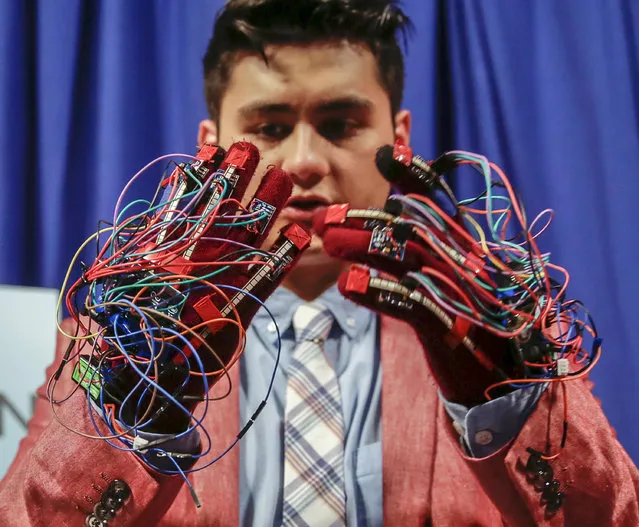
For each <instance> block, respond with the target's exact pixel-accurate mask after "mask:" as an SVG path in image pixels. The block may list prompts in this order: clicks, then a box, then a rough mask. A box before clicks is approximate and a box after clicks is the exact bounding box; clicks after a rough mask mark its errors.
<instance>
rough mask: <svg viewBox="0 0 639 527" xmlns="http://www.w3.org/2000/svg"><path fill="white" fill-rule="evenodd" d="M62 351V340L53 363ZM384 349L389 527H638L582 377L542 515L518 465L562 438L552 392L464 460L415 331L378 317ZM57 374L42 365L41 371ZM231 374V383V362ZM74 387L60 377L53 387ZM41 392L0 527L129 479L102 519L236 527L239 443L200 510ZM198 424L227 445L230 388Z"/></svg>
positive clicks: (616, 453) (199, 478)
mask: <svg viewBox="0 0 639 527" xmlns="http://www.w3.org/2000/svg"><path fill="white" fill-rule="evenodd" d="M67 327H69V326H67ZM65 348H66V342H64V339H63V338H59V340H58V347H57V357H56V361H59V359H60V357H61V356H62V354H63V353H64V350H65ZM381 355H382V368H383V370H382V371H383V384H382V429H383V442H382V445H383V491H384V523H385V525H390V526H395V525H397V526H402V527H409V526H413V525H415V526H417V525H438V526H446V527H456V526H460V527H467V526H487V527H494V526H499V525H509V526H534V525H569V526H579V527H584V526H597V527H602V526H607V525H610V526H613V525H614V526H615V527H625V526H628V527H631V526H632V527H636V526H638V525H639V510H638V504H637V497H638V495H639V473H638V471H637V468H636V467H635V466H634V464H633V462H632V461H631V460H630V458H629V457H628V455H627V454H626V452H625V451H624V450H623V448H622V447H621V445H620V444H619V443H618V441H617V440H616V438H615V433H614V431H613V430H612V429H611V427H610V425H609V423H608V422H607V420H606V418H605V416H604V415H603V413H602V411H601V408H600V405H599V403H598V401H597V400H596V399H595V398H594V397H593V395H592V394H591V392H590V386H589V385H588V383H587V382H586V381H574V382H572V383H570V384H569V386H568V397H569V403H570V408H569V421H570V430H569V433H568V441H567V444H566V447H565V449H564V451H563V453H562V454H561V456H560V457H559V458H558V459H557V460H555V461H554V462H553V467H554V471H555V477H556V478H558V479H559V480H560V481H561V483H562V487H563V488H564V490H565V494H566V501H565V503H564V506H563V507H562V509H561V510H560V511H559V513H557V514H556V515H555V516H554V517H552V518H546V517H545V508H544V507H543V506H542V505H540V495H539V493H538V492H536V491H535V490H534V489H533V487H532V485H531V484H530V483H529V482H528V481H527V480H526V474H525V472H524V471H523V467H522V464H523V463H525V462H526V460H527V459H528V453H527V452H526V448H527V447H533V448H535V449H537V450H543V448H544V445H545V441H546V430H547V424H548V421H549V419H550V423H551V427H550V430H551V433H552V434H553V435H554V438H553V444H554V445H557V444H558V443H559V439H560V434H561V427H562V418H563V410H562V404H563V403H562V400H561V397H559V398H558V399H559V400H558V401H556V404H555V407H554V411H553V412H552V413H551V415H550V418H549V409H550V406H551V402H552V398H553V393H552V391H551V390H548V391H547V392H546V394H545V395H544V396H542V398H541V400H540V401H539V403H538V405H537V408H536V409H535V410H534V412H533V413H532V415H531V417H530V418H529V419H528V421H527V422H526V424H525V425H524V427H523V429H522V430H521V432H520V433H519V435H518V436H517V437H516V438H515V439H514V440H513V441H512V443H511V444H509V445H507V446H506V447H504V448H503V449H502V450H501V451H499V452H498V453H496V454H494V455H493V456H491V457H489V458H485V459H481V460H477V459H470V458H468V457H465V456H464V455H463V453H462V451H461V449H460V447H459V440H458V437H457V436H456V433H455V431H454V430H453V429H452V427H451V425H450V420H449V418H448V417H447V415H446V413H445V411H444V410H443V407H442V404H441V401H440V400H439V397H438V395H437V386H436V385H435V381H434V380H433V378H432V376H431V375H430V373H429V371H428V368H427V365H426V361H425V359H424V356H423V350H422V348H421V347H420V344H419V342H418V341H417V339H416V337H415V336H414V333H413V331H412V330H411V328H410V327H408V326H406V325H405V324H403V323H401V322H397V321H394V320H391V319H389V318H383V319H382V332H381ZM53 371H54V368H53V367H51V368H49V371H48V372H47V373H48V375H50V374H51V373H52V372H53ZM232 374H233V376H234V377H235V378H234V385H235V386H238V385H239V382H238V381H239V379H238V368H234V369H233V371H232ZM71 386H72V381H71V380H70V379H65V380H64V381H63V382H62V383H61V385H60V390H61V391H60V392H59V393H60V394H62V393H65V392H66V390H68V389H70V387H71ZM39 395H40V399H39V401H38V403H37V407H36V411H35V415H34V417H33V418H32V420H31V422H30V425H29V433H28V436H27V437H26V438H25V439H24V440H23V441H22V443H21V444H20V449H19V452H18V455H17V457H16V459H15V461H14V463H13V464H12V466H11V467H10V469H9V472H8V474H7V475H6V477H5V478H4V479H3V480H2V482H0V526H2V527H6V526H19V527H26V526H36V525H37V526H40V525H42V526H45V525H46V526H49V525H65V526H66V525H84V521H85V517H86V515H87V514H88V513H89V512H90V511H91V510H92V507H93V504H94V503H95V502H96V501H99V499H100V496H101V494H102V492H103V490H104V489H105V488H106V487H107V485H108V482H109V481H111V480H112V479H122V480H125V481H126V482H127V483H128V484H129V485H130V487H131V489H132V493H133V496H132V498H131V499H130V500H129V501H128V503H127V505H126V506H125V507H124V508H123V509H122V510H121V511H120V512H119V513H118V516H117V517H116V519H115V520H112V521H111V522H109V525H115V526H117V525H139V526H145V527H146V526H154V525H159V526H162V527H168V526H182V527H187V526H196V525H207V526H235V525H238V523H239V519H238V518H239V506H238V495H239V449H237V448H236V449H234V450H232V451H231V452H230V453H229V454H228V455H227V456H226V457H224V458H223V459H222V460H221V461H220V462H219V463H218V464H217V465H215V466H214V467H212V468H209V469H207V470H203V471H202V472H198V473H195V474H193V475H192V476H191V477H190V480H191V482H192V483H193V486H194V487H195V489H196V490H197V493H198V495H199V497H200V500H201V502H202V508H200V509H196V508H195V506H194V505H193V501H192V499H191V497H190V495H189V492H188V489H187V488H186V486H185V485H184V484H183V482H182V480H181V478H179V477H175V478H174V477H165V476H159V475H156V474H152V473H150V472H149V471H147V470H146V469H145V467H144V466H143V465H142V464H141V463H140V462H139V461H137V459H136V458H135V456H133V455H131V454H128V453H123V452H119V451H117V450H115V449H113V448H112V447H110V446H108V445H106V444H105V443H104V442H102V441H96V440H90V439H85V438H82V437H81V436H79V435H76V434H73V433H71V432H69V431H67V430H66V429H65V428H63V427H62V426H61V425H60V424H59V423H58V421H57V420H55V419H53V416H52V411H51V407H50V405H49V402H48V401H47V400H46V398H45V394H44V387H42V388H41V389H40V390H39ZM85 405H86V397H85V396H84V394H83V393H80V392H78V393H76V394H75V395H74V396H73V397H71V399H70V400H69V401H67V402H66V403H65V404H63V405H62V406H61V407H59V408H57V413H58V415H59V416H60V418H61V419H62V421H64V422H65V423H72V424H73V426H75V427H76V428H77V429H78V430H81V431H83V432H85V433H87V434H92V433H93V432H94V431H93V428H92V425H91V424H90V422H89V420H88V417H87V412H86V407H85ZM206 427H207V429H208V430H209V431H210V432H211V435H212V436H213V441H214V445H215V448H214V449H213V454H212V455H215V454H216V453H219V452H220V451H222V450H223V449H224V448H225V447H226V446H228V445H229V444H230V443H231V442H232V441H233V439H234V438H235V435H236V434H237V432H238V430H239V404H238V398H237V396H236V394H235V393H233V394H232V395H231V396H230V397H228V398H226V399H224V400H221V401H219V402H217V403H215V404H214V405H213V406H212V407H211V408H210V411H209V413H208V415H207V417H206ZM249 433H250V432H249ZM206 462H207V460H203V461H202V463H206Z"/></svg>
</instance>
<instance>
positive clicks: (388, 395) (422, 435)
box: [380, 316, 440, 526]
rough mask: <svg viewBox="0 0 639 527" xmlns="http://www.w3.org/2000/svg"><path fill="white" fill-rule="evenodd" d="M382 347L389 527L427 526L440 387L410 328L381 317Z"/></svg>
mask: <svg viewBox="0 0 639 527" xmlns="http://www.w3.org/2000/svg"><path fill="white" fill-rule="evenodd" d="M380 345H381V350H380V352H381V361H382V452H383V464H382V467H383V468H382V470H383V492H384V525H402V526H409V525H425V524H427V522H429V521H430V520H429V518H430V517H431V489H432V483H433V482H432V473H433V466H434V465H433V460H434V459H435V453H436V452H435V449H436V438H437V424H436V423H437V413H438V412H439V409H440V404H439V398H438V396H437V386H436V384H435V381H434V379H433V378H432V376H431V375H430V372H429V370H428V366H427V363H426V358H425V357H424V351H423V348H422V345H421V343H420V342H419V340H418V339H417V337H416V335H415V333H414V331H413V329H412V328H411V327H410V326H409V325H408V324H406V323H404V322H399V321H397V320H394V319H392V318H390V317H385V316H382V317H381V337H380ZM416 520H418V521H417V522H416Z"/></svg>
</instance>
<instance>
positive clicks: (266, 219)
mask: <svg viewBox="0 0 639 527" xmlns="http://www.w3.org/2000/svg"><path fill="white" fill-rule="evenodd" d="M248 211H249V213H251V214H253V213H254V214H255V215H256V216H257V219H256V220H255V221H252V222H250V223H247V225H246V229H247V230H248V231H250V232H254V233H257V234H264V231H265V230H266V227H268V224H269V223H270V221H271V219H272V218H273V215H274V214H275V207H273V205H269V204H268V203H266V202H265V201H262V200H259V199H257V198H253V199H252V200H251V202H250V203H249V206H248Z"/></svg>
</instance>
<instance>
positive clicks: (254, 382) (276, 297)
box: [239, 286, 542, 527]
mask: <svg viewBox="0 0 639 527" xmlns="http://www.w3.org/2000/svg"><path fill="white" fill-rule="evenodd" d="M318 302H321V303H322V304H323V305H324V306H326V307H327V308H329V309H330V310H331V312H332V313H333V315H334V317H335V321H336V323H335V324H334V325H333V328H332V330H331V333H330V335H329V337H328V340H327V341H326V345H325V351H326V353H327V356H328V359H329V360H330V361H331V363H332V364H333V366H334V367H335V370H336V373H337V376H338V380H339V386H340V390H341V394H342V403H343V413H344V428H345V434H346V438H345V445H344V464H345V466H344V476H345V487H346V507H347V523H348V525H357V526H359V527H364V526H378V525H382V518H383V510H382V503H383V502H382V443H381V440H382V437H381V385H382V377H381V375H382V371H381V362H380V347H379V320H378V317H377V316H376V315H375V314H373V313H372V312H370V311H369V310H367V309H365V308H362V307H359V306H356V305H355V304H353V303H352V302H350V301H348V300H346V299H344V298H343V297H342V296H341V294H340V293H339V291H338V290H337V288H336V287H335V286H334V287H332V288H330V289H329V290H327V291H326V292H325V293H324V294H323V295H322V296H321V297H320V298H319V299H318ZM301 303H302V300H300V299H299V298H298V297H297V296H296V295H295V294H293V293H291V292H290V291H288V290H286V289H284V288H279V289H278V290H277V291H276V292H275V293H274V294H273V295H272V296H271V297H270V298H269V299H268V301H267V302H266V306H267V307H268V309H269V310H270V312H271V313H272V314H273V316H274V317H275V320H276V322H277V325H278V327H279V329H280V332H281V354H280V365H279V368H278V370H277V371H276V373H275V381H274V385H273V391H272V393H271V397H270V400H269V401H268V404H267V405H266V407H265V408H264V410H263V411H262V412H261V414H260V415H259V417H258V418H257V420H256V422H255V423H254V425H253V426H252V427H251V429H250V430H249V431H248V432H247V434H246V435H245V436H244V437H243V439H242V441H241V442H240V447H239V448H240V522H241V525H246V526H255V527H261V526H268V527H272V526H279V525H281V523H282V480H283V466H284V452H283V430H284V412H285V406H286V371H287V369H288V365H289V362H290V358H291V354H292V351H293V348H294V344H295V342H294V335H293V329H292V327H291V319H292V317H293V313H294V312H295V310H296V309H297V307H298V306H299V305H300V304H301ZM276 357H277V330H276V328H275V324H274V323H273V321H272V319H271V317H270V316H269V314H268V313H267V311H266V310H265V309H261V310H260V311H259V312H258V313H257V315H256V316H255V319H254V321H253V323H252V324H251V327H250V328H249V330H248V331H247V344H246V350H245V352H244V355H243V356H242V359H241V362H240V378H241V383H240V426H243V424H244V423H245V422H246V421H247V420H248V419H249V418H250V417H251V415H252V414H253V412H254V411H255V409H256V408H257V407H258V405H259V404H260V402H261V401H262V400H263V399H264V396H265V394H266V392H267V390H268V386H269V382H270V380H271V375H272V373H273V368H274V366H275V360H276ZM541 392H542V388H541V387H535V388H533V389H526V390H518V391H516V392H514V393H513V394H509V395H508V396H505V397H502V398H500V399H498V400H497V401H495V402H491V403H487V404H485V405H482V406H479V407H475V408H472V409H471V410H470V411H469V410H468V409H466V408H464V407H463V406H461V405H456V404H451V403H448V402H446V401H444V405H445V406H446V409H447V411H448V413H449V415H451V418H452V419H453V420H454V422H455V424H456V428H458V430H459V431H460V434H461V437H462V438H464V439H463V441H464V442H465V447H466V448H467V449H468V451H469V452H470V453H471V454H472V455H475V456H476V457H481V456H487V455H489V454H490V453H492V452H494V451H496V450H497V449H498V448H500V447H501V446H503V445H505V444H506V443H507V442H508V441H509V440H510V439H511V438H513V437H514V436H515V435H516V434H517V432H518V431H519V430H520V429H521V426H522V425H523V423H524V422H525V420H526V418H527V417H528V415H529V414H530V412H531V411H532V409H533V408H534V406H535V404H536V401H537V400H538V397H539V395H540V394H541Z"/></svg>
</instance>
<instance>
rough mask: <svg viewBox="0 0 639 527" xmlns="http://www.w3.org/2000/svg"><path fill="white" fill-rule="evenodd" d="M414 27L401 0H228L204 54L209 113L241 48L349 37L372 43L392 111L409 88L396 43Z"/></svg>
mask: <svg viewBox="0 0 639 527" xmlns="http://www.w3.org/2000/svg"><path fill="white" fill-rule="evenodd" d="M411 28H412V25H411V22H410V20H409V18H408V16H407V15H406V14H405V13H404V12H403V11H402V10H401V9H400V7H399V6H398V2H397V0H228V1H227V3H226V4H225V6H224V7H223V8H222V9H221V10H220V12H218V14H217V17H216V20H215V25H214V28H213V36H212V38H211V40H210V41H209V46H208V49H207V51H206V55H205V56H204V92H205V98H206V104H207V109H208V112H209V116H210V117H211V119H213V120H214V121H218V119H219V116H220V114H219V112H220V104H221V101H222V97H223V95H224V91H225V90H226V88H227V85H228V82H229V78H230V75H231V71H232V65H233V63H234V60H233V59H234V56H235V55H236V54H237V53H238V52H247V51H248V52H254V53H259V54H261V55H262V56H263V57H264V59H265V60H266V55H265V52H264V48H265V47H266V46H267V45H269V44H295V43H311V42H320V41H332V40H346V41H347V42H351V43H361V44H365V45H366V46H368V47H369V48H370V50H371V52H372V53H373V55H374V57H375V60H376V62H377V69H378V75H379V81H380V84H381V85H382V87H383V88H384V89H385V90H386V92H387V93H388V96H389V99H390V104H391V111H392V113H393V115H394V114H395V113H396V112H397V111H398V110H399V108H400V105H401V103H402V96H403V92H404V58H403V55H402V51H401V49H400V47H399V43H398V41H397V35H398V32H401V34H402V36H403V37H404V43H405V40H406V36H407V33H408V31H409V30H410V29H411Z"/></svg>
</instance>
